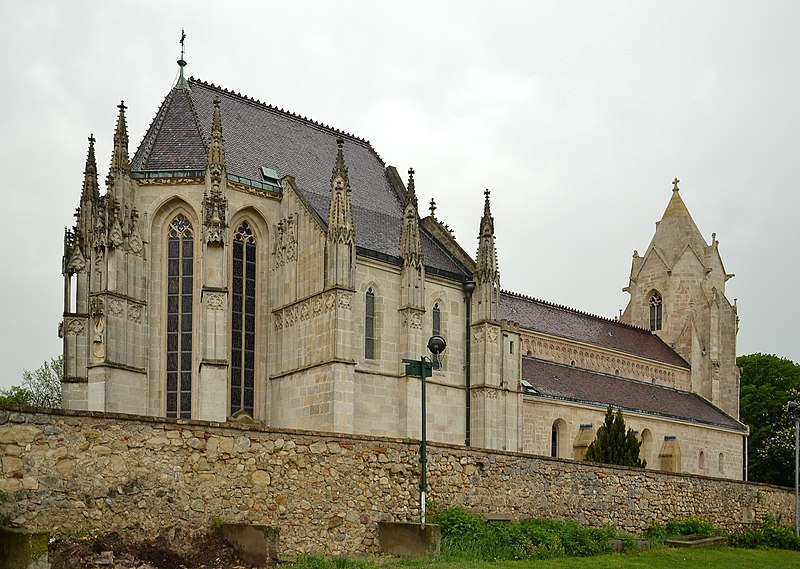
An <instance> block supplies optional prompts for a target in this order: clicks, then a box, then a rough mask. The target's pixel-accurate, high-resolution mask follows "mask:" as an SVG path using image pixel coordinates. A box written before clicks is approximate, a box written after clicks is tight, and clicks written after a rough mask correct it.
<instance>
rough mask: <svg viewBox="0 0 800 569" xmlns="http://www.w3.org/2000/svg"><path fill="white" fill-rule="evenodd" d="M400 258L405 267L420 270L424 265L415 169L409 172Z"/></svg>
mask: <svg viewBox="0 0 800 569" xmlns="http://www.w3.org/2000/svg"><path fill="white" fill-rule="evenodd" d="M400 256H401V257H402V258H403V265H404V266H412V267H415V268H419V267H421V266H422V264H423V255H422V242H421V241H420V237H419V213H418V212H417V194H416V191H415V188H414V169H413V168H411V169H409V171H408V191H407V193H406V205H405V210H404V212H403V227H402V229H401V231H400Z"/></svg>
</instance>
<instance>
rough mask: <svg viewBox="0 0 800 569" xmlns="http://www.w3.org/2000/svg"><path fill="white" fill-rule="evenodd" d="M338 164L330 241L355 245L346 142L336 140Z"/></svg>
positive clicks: (334, 175)
mask: <svg viewBox="0 0 800 569" xmlns="http://www.w3.org/2000/svg"><path fill="white" fill-rule="evenodd" d="M336 144H337V145H338V151H337V152H336V164H335V165H334V166H333V172H332V173H331V205H330V208H329V210H328V241H332V242H335V243H346V244H350V243H354V242H355V230H354V228H353V213H352V211H351V208H350V180H349V178H348V176H347V166H346V165H345V163H344V153H343V152H342V147H343V146H344V140H342V139H341V138H339V139H337V140H336Z"/></svg>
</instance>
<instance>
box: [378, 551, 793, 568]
mask: <svg viewBox="0 0 800 569" xmlns="http://www.w3.org/2000/svg"><path fill="white" fill-rule="evenodd" d="M376 566H378V567H380V568H381V569H390V568H391V569H394V568H398V569H400V568H414V567H431V568H432V569H661V568H663V569H717V568H724V569H791V568H795V567H796V568H798V569H800V552H798V551H787V550H778V549H734V548H731V547H721V548H698V549H670V548H658V549H655V550H653V551H645V552H640V553H631V554H611V555H598V556H595V557H563V558H559V559H547V560H535V561H497V562H492V563H488V562H465V561H432V560H422V559H405V560H397V561H387V560H384V561H380V562H378V563H376ZM362 567H363V566H362Z"/></svg>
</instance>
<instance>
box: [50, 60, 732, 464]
mask: <svg viewBox="0 0 800 569" xmlns="http://www.w3.org/2000/svg"><path fill="white" fill-rule="evenodd" d="M179 65H180V71H181V73H180V78H179V79H178V81H177V83H176V85H175V86H174V87H173V88H172V89H171V90H170V91H169V92H168V93H167V94H166V97H165V98H164V101H163V103H162V104H161V107H160V108H159V109H158V112H157V113H156V114H155V118H154V119H153V121H152V124H150V127H149V129H148V130H147V133H146V135H145V136H144V139H143V140H142V142H141V144H140V145H139V147H138V148H137V149H136V150H135V152H134V153H133V155H132V156H131V155H130V154H129V141H128V132H127V124H126V116H125V110H126V107H125V105H124V104H120V105H119V107H118V109H119V112H118V116H117V121H116V128H115V130H114V133H113V137H114V150H113V155H112V157H111V165H110V168H109V171H108V176H107V178H106V184H105V186H106V188H105V191H104V192H102V193H101V189H100V185H99V183H98V170H97V164H96V160H95V150H94V142H95V139H94V138H93V137H90V138H89V148H88V155H87V159H86V165H85V170H84V182H83V189H82V193H81V196H80V203H79V208H78V210H77V213H76V223H75V225H74V227H73V228H71V229H68V230H67V231H66V234H65V239H64V257H63V264H62V271H63V274H64V315H63V322H62V324H61V327H60V333H61V336H62V338H63V342H64V377H63V390H62V391H63V404H64V407H65V408H68V409H88V410H95V411H107V412H115V413H129V414H137V415H150V416H158V417H176V418H192V419H200V420H207V421H219V422H225V421H248V422H255V423H258V424H262V425H265V426H269V427H275V428H292V429H310V430H317V431H332V432H340V433H359V434H366V435H376V436H378V435H380V436H390V437H410V438H419V437H420V433H421V417H420V415H421V399H420V396H421V380H420V378H419V377H418V376H416V375H407V374H406V367H405V364H404V363H403V359H404V358H405V359H414V360H418V359H419V358H420V356H421V355H422V354H427V350H426V344H427V341H428V338H429V337H430V336H432V335H441V336H443V337H444V338H445V339H446V341H447V348H446V350H445V353H444V354H442V355H441V356H435V355H431V354H428V356H429V357H432V359H433V364H434V365H433V367H434V369H433V370H432V376H431V377H429V378H428V379H427V381H426V384H427V399H426V401H427V415H426V416H427V434H428V437H427V438H428V439H429V440H431V441H440V442H446V443H452V444H462V445H463V444H466V445H471V446H475V447H482V448H488V449H504V450H509V451H516V452H524V453H531V454H537V455H545V456H553V457H558V458H566V459H581V458H582V457H583V456H584V454H585V452H586V448H587V447H588V445H589V443H590V442H591V441H592V440H593V439H594V436H595V433H596V430H597V428H598V427H599V426H600V425H601V424H602V422H603V417H604V415H605V411H606V408H607V407H608V406H609V405H611V406H613V407H614V408H615V409H616V408H619V409H621V410H622V411H623V412H624V414H625V419H626V422H627V424H628V426H629V427H631V428H633V429H635V430H636V431H637V433H638V437H639V439H640V440H641V443H642V447H641V456H642V458H644V459H646V461H647V468H648V469H657V470H665V471H672V472H688V473H696V474H705V475H709V476H717V477H725V478H732V479H741V478H742V477H743V469H744V467H745V462H746V437H747V428H746V427H745V426H744V425H743V424H742V423H740V422H739V420H738V418H739V372H738V369H737V367H736V362H735V358H736V333H737V328H738V318H737V311H736V306H735V305H732V304H731V303H730V302H729V301H728V299H727V298H726V297H725V282H726V281H727V280H728V279H729V278H730V277H732V276H733V275H731V274H728V273H726V271H725V268H724V266H723V263H722V259H721V257H720V253H719V247H718V242H717V239H716V235H713V236H712V239H711V243H710V244H708V243H707V242H706V241H705V239H704V238H703V236H702V234H701V233H700V231H699V230H698V228H697V226H696V225H695V223H694V221H693V220H692V217H691V215H690V214H689V211H688V210H687V208H686V205H685V204H684V202H683V199H682V197H681V194H680V190H679V188H678V180H677V179H676V180H675V181H674V183H673V188H672V192H671V197H669V200H668V204H667V207H666V210H665V212H664V215H663V217H662V218H661V221H660V222H658V224H657V228H656V232H655V235H654V237H653V239H652V241H651V243H650V244H649V245H648V247H647V249H646V250H645V253H644V255H639V254H638V253H637V252H634V255H633V263H632V268H631V274H630V279H629V284H628V286H627V287H626V288H625V290H626V291H627V292H628V293H629V294H630V303H629V305H628V307H627V309H626V310H625V311H624V313H623V314H622V315H621V316H620V317H619V318H604V317H600V316H594V315H591V314H586V313H583V312H580V311H577V310H573V309H571V308H568V307H565V306H559V305H556V304H552V303H550V302H546V301H543V300H539V299H536V298H534V297H531V296H526V295H523V294H519V293H516V292H510V291H504V290H502V289H501V286H500V271H499V267H498V263H497V252H496V247H497V244H496V243H495V235H494V218H493V216H492V211H491V203H490V194H489V191H488V190H487V191H486V192H485V193H484V196H483V199H484V210H483V217H482V219H481V222H480V227H476V228H475V229H476V233H477V235H478V250H477V254H476V256H475V258H474V259H473V257H472V256H470V255H469V254H468V253H466V252H465V250H464V249H463V248H462V247H461V245H459V244H458V243H457V242H456V241H455V239H454V237H453V235H452V234H451V232H450V231H449V229H448V228H447V226H446V225H444V224H443V223H442V222H441V221H440V220H439V219H437V217H436V216H435V215H434V212H433V211H432V212H431V214H430V215H427V216H425V217H421V215H420V212H419V209H418V203H417V195H416V190H415V181H414V173H413V170H411V171H409V173H408V176H407V178H405V179H403V177H401V175H400V174H399V173H398V172H397V170H396V169H395V168H394V167H392V166H387V165H386V164H385V163H384V161H383V160H382V159H381V157H380V156H379V155H378V153H377V152H376V151H375V149H373V147H372V146H371V145H370V143H369V142H367V141H366V140H364V139H362V138H359V137H357V136H354V135H351V134H348V133H345V132H341V131H339V130H336V129H335V128H332V127H329V126H326V125H324V124H321V123H319V122H316V121H313V120H310V119H307V118H305V117H301V116H298V115H296V114H293V113H291V112H288V111H284V110H282V109H278V108H275V107H273V106H271V105H269V104H266V103H262V102H260V101H258V100H255V99H252V98H249V97H246V96H243V95H240V94H238V93H233V92H231V91H228V90H226V89H224V88H222V87H218V86H216V85H214V84H211V83H206V82H204V81H200V80H197V79H185V78H184V73H183V71H184V69H183V68H184V66H185V65H186V63H185V62H184V61H183V60H181V61H179ZM477 191H480V190H479V189H477V188H476V193H477ZM666 194H667V191H665V198H667V197H668V196H667V195H666ZM665 201H667V200H666V199H665Z"/></svg>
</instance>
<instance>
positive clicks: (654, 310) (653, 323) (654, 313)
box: [650, 292, 664, 330]
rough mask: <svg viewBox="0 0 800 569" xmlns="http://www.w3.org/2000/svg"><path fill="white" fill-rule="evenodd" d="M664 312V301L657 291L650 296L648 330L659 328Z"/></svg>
mask: <svg viewBox="0 0 800 569" xmlns="http://www.w3.org/2000/svg"><path fill="white" fill-rule="evenodd" d="M663 314H664V303H663V301H662V300H661V295H660V294H658V293H657V292H654V293H653V296H651V297H650V330H661V321H662V317H663Z"/></svg>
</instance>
